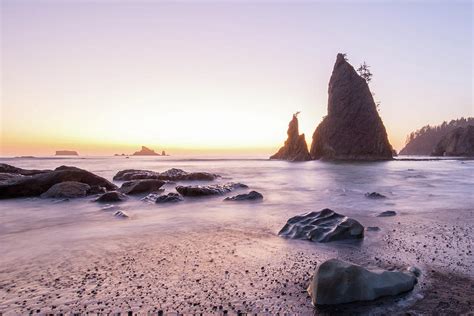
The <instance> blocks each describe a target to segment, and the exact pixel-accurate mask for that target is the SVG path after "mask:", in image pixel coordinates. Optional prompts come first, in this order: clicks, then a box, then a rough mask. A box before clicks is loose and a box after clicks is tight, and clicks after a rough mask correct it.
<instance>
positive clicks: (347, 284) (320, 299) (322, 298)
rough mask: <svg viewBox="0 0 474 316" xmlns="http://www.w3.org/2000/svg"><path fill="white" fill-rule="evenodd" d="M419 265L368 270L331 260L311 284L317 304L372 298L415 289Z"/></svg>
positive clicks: (309, 290) (312, 295) (314, 300)
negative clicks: (397, 269) (406, 267)
mask: <svg viewBox="0 0 474 316" xmlns="http://www.w3.org/2000/svg"><path fill="white" fill-rule="evenodd" d="M418 272H419V270H418V269H416V268H411V269H407V270H406V271H403V272H401V271H387V270H381V269H377V270H367V269H365V268H363V267H361V266H358V265H355V264H352V263H349V262H345V261H341V260H338V259H330V260H328V261H325V262H323V263H322V264H321V265H320V266H319V267H318V269H317V271H316V273H315V274H314V276H313V279H312V280H311V283H310V285H309V287H308V292H309V294H310V296H311V301H312V303H313V304H314V305H329V304H342V303H350V302H356V301H371V300H374V299H376V298H378V297H382V296H387V295H397V294H400V293H403V292H407V291H410V290H412V289H413V287H414V286H415V284H416V283H417V274H418Z"/></svg>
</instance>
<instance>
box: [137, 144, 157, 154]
mask: <svg viewBox="0 0 474 316" xmlns="http://www.w3.org/2000/svg"><path fill="white" fill-rule="evenodd" d="M133 155H134V156H159V154H157V153H156V152H155V151H154V150H153V149H150V148H148V147H145V146H142V149H141V150H140V151H136V152H134V153H133Z"/></svg>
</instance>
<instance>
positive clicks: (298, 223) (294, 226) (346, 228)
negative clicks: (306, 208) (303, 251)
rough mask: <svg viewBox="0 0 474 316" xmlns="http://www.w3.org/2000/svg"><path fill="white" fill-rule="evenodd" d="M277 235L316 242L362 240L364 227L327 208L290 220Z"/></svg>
mask: <svg viewBox="0 0 474 316" xmlns="http://www.w3.org/2000/svg"><path fill="white" fill-rule="evenodd" d="M278 235H280V236H283V237H287V238H293V239H307V240H310V241H317V242H330V241H337V240H350V239H361V238H364V226H362V225H361V224H360V223H359V222H358V221H356V220H355V219H352V218H349V217H347V216H344V215H341V214H338V213H336V212H334V211H332V210H330V209H328V208H325V209H324V210H322V211H320V212H310V213H307V214H303V215H298V216H295V217H292V218H290V219H289V220H288V221H287V222H286V225H285V226H284V227H283V228H282V229H281V230H280V232H279V233H278Z"/></svg>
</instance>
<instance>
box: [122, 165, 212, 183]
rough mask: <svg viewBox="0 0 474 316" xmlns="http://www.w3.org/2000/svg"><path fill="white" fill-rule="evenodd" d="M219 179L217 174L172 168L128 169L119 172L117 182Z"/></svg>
mask: <svg viewBox="0 0 474 316" xmlns="http://www.w3.org/2000/svg"><path fill="white" fill-rule="evenodd" d="M217 177H218V175H217V174H213V173H209V172H186V171H184V170H182V169H177V168H172V169H169V170H166V171H165V172H161V173H160V172H155V171H151V170H136V169H126V170H122V171H119V172H117V174H116V175H115V176H114V178H113V179H114V180H115V181H128V180H138V179H158V180H169V181H211V180H214V179H216V178H217Z"/></svg>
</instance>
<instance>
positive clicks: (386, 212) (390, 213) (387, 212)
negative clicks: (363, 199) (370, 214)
mask: <svg viewBox="0 0 474 316" xmlns="http://www.w3.org/2000/svg"><path fill="white" fill-rule="evenodd" d="M395 215H397V212H395V211H385V212H382V213H380V214H379V215H377V217H389V216H395Z"/></svg>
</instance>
